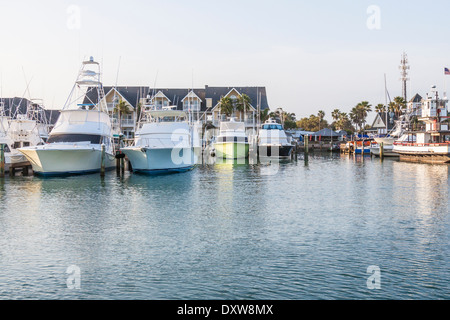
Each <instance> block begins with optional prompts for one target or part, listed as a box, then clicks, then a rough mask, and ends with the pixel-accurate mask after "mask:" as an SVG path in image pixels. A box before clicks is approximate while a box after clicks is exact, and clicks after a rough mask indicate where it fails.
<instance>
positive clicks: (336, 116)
mask: <svg viewBox="0 0 450 320" xmlns="http://www.w3.org/2000/svg"><path fill="white" fill-rule="evenodd" d="M340 115H341V111H340V110H339V109H334V110H333V112H332V113H331V117H332V118H333V120H334V121H338V120H339V117H340Z"/></svg>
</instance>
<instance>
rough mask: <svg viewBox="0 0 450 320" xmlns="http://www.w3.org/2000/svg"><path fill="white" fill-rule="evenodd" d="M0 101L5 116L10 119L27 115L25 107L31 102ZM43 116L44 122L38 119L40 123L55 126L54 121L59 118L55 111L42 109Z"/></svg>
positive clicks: (24, 99)
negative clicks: (18, 115) (19, 115)
mask: <svg viewBox="0 0 450 320" xmlns="http://www.w3.org/2000/svg"><path fill="white" fill-rule="evenodd" d="M1 101H2V102H3V105H4V111H5V115H6V116H8V117H11V118H13V119H14V118H15V117H16V115H17V114H26V113H27V107H28V104H29V103H30V102H31V101H30V100H28V99H26V98H18V97H14V98H1ZM43 110H44V114H45V118H46V119H45V121H44V119H39V120H40V121H42V122H46V123H49V124H55V123H56V120H58V117H59V111H57V110H49V109H43Z"/></svg>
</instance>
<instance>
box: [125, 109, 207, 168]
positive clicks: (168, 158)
mask: <svg viewBox="0 0 450 320" xmlns="http://www.w3.org/2000/svg"><path fill="white" fill-rule="evenodd" d="M197 132H198V130H197V129H196V128H194V127H193V126H192V125H191V124H190V123H189V122H188V119H187V114H186V113H185V112H184V111H177V110H172V109H170V108H166V110H156V109H154V108H153V109H150V110H146V111H144V121H143V122H142V125H141V127H140V129H139V130H138V131H137V132H136V138H135V142H134V145H133V146H131V147H126V148H122V149H121V151H123V153H124V154H125V155H126V156H127V157H128V159H129V160H130V162H131V166H132V168H133V170H134V171H136V172H142V173H171V172H185V171H188V170H191V169H192V168H193V167H194V166H195V165H196V164H197V155H196V153H195V150H194V140H195V139H196V140H198V138H195V139H194V134H196V133H197Z"/></svg>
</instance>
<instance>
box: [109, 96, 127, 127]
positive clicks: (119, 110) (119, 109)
mask: <svg viewBox="0 0 450 320" xmlns="http://www.w3.org/2000/svg"><path fill="white" fill-rule="evenodd" d="M113 112H114V113H116V114H117V115H118V118H119V128H120V131H122V115H123V114H129V113H131V110H130V109H129V106H128V103H126V102H125V101H123V100H120V101H119V103H118V104H117V105H116V106H115V108H114V111H113Z"/></svg>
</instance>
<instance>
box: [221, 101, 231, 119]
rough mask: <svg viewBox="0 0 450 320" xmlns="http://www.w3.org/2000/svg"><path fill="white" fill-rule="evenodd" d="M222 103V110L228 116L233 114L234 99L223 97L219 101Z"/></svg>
mask: <svg viewBox="0 0 450 320" xmlns="http://www.w3.org/2000/svg"><path fill="white" fill-rule="evenodd" d="M219 103H220V107H219V108H220V112H221V113H223V114H225V115H226V116H228V117H229V116H231V115H232V114H233V112H234V105H233V100H232V99H230V98H228V97H222V99H220V101H219Z"/></svg>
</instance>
